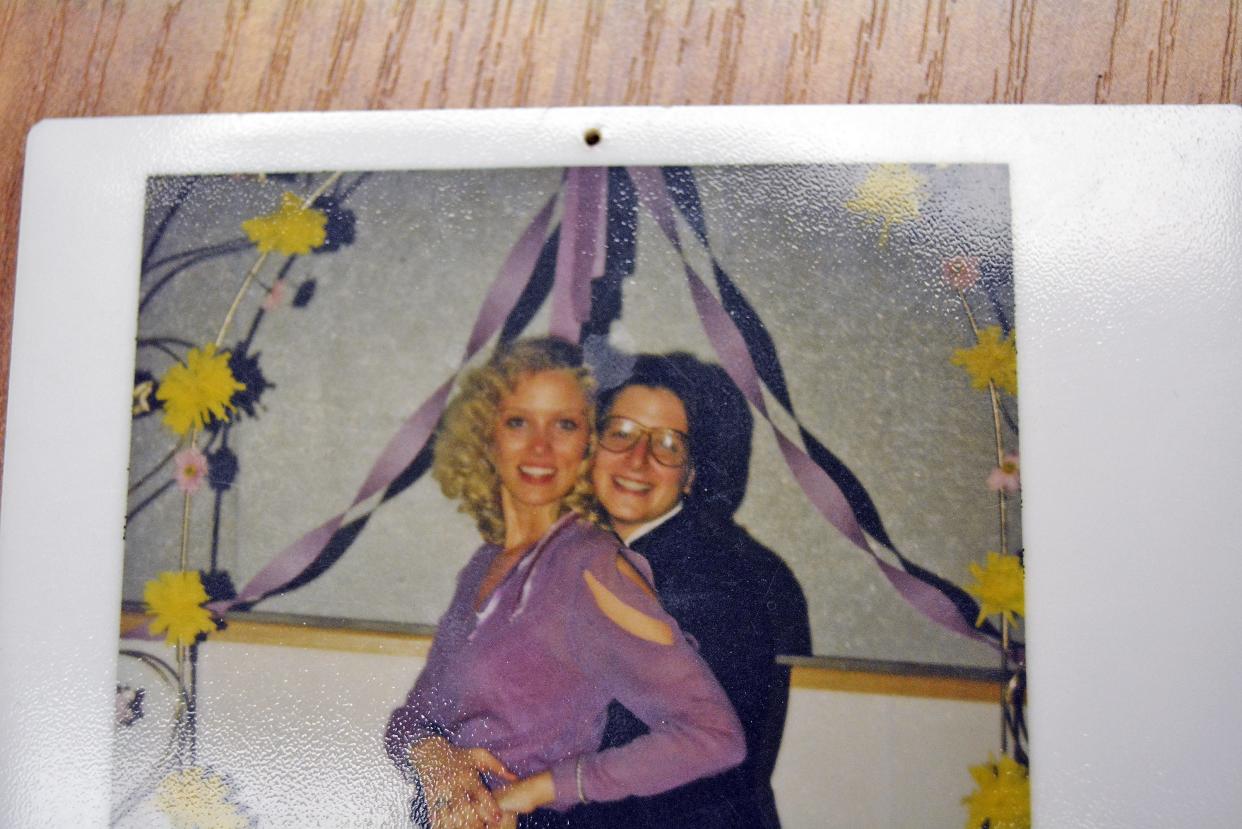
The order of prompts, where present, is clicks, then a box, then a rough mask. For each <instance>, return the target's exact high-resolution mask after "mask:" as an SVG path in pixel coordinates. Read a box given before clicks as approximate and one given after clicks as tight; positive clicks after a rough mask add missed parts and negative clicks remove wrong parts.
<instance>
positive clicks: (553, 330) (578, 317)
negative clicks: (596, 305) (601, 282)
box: [548, 167, 608, 343]
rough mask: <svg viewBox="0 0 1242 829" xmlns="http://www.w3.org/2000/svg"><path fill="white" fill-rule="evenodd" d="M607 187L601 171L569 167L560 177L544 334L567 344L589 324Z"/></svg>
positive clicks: (592, 168) (574, 341)
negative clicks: (562, 192) (562, 181)
mask: <svg viewBox="0 0 1242 829" xmlns="http://www.w3.org/2000/svg"><path fill="white" fill-rule="evenodd" d="M607 183H608V173H607V170H605V169H604V168H602V167H573V168H570V169H569V170H568V171H567V172H566V174H565V206H564V210H563V214H562V218H561V237H560V243H559V246H558V248H557V251H556V275H555V276H554V277H553V281H552V314H551V320H550V322H549V324H548V331H549V333H550V334H552V335H553V336H555V337H561V338H562V339H565V340H568V341H569V342H572V343H576V342H578V340H579V337H580V335H581V331H582V324H583V323H584V322H586V321H587V320H589V319H590V318H591V282H592V280H593V279H597V278H598V277H599V276H602V275H603V257H602V256H600V254H601V253H602V251H603V246H604V229H605V228H604V225H605V210H606V199H605V196H606V195H607ZM597 262H598V263H599V265H600V267H599V268H598V269H597V267H596V263H597Z"/></svg>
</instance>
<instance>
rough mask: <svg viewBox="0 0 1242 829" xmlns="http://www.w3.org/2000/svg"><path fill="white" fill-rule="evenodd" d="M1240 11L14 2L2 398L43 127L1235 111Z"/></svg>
mask: <svg viewBox="0 0 1242 829" xmlns="http://www.w3.org/2000/svg"><path fill="white" fill-rule="evenodd" d="M1240 18H1242V0H831V2H828V1H827V0H825V1H824V2H814V0H666V1H665V0H641V1H640V0H371V2H366V0H129V2H126V1H125V0H102V1H101V0H93V2H88V0H72V1H69V0H65V1H64V2H55V1H54V0H0V102H3V111H4V112H6V113H7V116H6V118H5V119H4V124H3V126H0V194H2V195H3V201H2V202H0V280H2V281H0V411H3V410H4V408H5V406H4V405H3V404H5V403H7V386H8V364H9V340H10V334H11V326H12V314H13V274H14V265H15V252H16V245H17V226H18V220H19V205H20V195H21V180H22V164H23V158H24V145H25V137H26V133H27V132H28V131H29V129H30V127H31V126H32V125H33V124H34V123H36V122H37V121H39V120H40V119H43V118H51V117H84V116H93V115H148V114H164V113H197V112H259V111H264V112H267V111H284V110H358V109H368V110H369V109H424V108H459V107H515V106H516V107H530V106H539V107H544V106H576V105H611V104H655V105H676V104H781V103H817V104H829V103H833V104H835V103H932V102H945V103H984V102H994V103H1023V102H1025V103H1061V104H1090V103H1127V104H1135V103H1169V104H1174V103H1177V104H1181V103H1234V104H1237V103H1242V58H1240V56H1239V54H1238V51H1239V41H1240V40H1242V35H1240V34H1239V24H1240V23H1242V20H1240ZM2 427H3V424H2V421H0V428H2ZM2 463H3V455H2V454H0V468H2Z"/></svg>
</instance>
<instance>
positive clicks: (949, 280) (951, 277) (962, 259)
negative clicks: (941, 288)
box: [943, 256, 979, 291]
mask: <svg viewBox="0 0 1242 829" xmlns="http://www.w3.org/2000/svg"><path fill="white" fill-rule="evenodd" d="M943 267H944V281H945V284H946V285H948V286H949V287H950V288H952V289H953V290H955V291H967V290H969V289H971V288H973V287H974V285H975V283H976V282H978V281H979V257H977V256H954V257H953V258H952V259H946V260H945V261H944V266H943Z"/></svg>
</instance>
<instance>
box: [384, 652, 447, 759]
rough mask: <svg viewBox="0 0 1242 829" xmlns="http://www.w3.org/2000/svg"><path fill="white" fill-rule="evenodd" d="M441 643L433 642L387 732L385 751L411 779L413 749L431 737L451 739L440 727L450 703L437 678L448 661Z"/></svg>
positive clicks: (385, 730)
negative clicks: (440, 688)
mask: <svg viewBox="0 0 1242 829" xmlns="http://www.w3.org/2000/svg"><path fill="white" fill-rule="evenodd" d="M437 644H438V640H436V641H433V642H432V646H431V651H430V653H428V655H427V664H426V666H425V667H424V668H423V670H422V673H420V674H419V675H418V680H417V681H416V682H415V683H414V687H413V688H412V689H410V693H409V694H408V695H406V698H405V703H404V704H403V705H402V706H401V707H400V708H398V709H396V710H395V711H393V712H392V714H391V715H390V716H389V717H388V727H387V728H385V729H384V748H385V750H387V752H388V756H389V757H390V758H391V759H392V761H393V763H395V764H396V765H397V768H399V769H400V770H401V771H402V773H404V774H406V775H407V776H409V775H410V773H411V772H412V771H413V767H412V765H411V763H410V748H411V747H412V746H413V745H414V744H415V743H417V742H419V741H420V740H425V739H427V738H428V737H446V738H448V737H449V734H448V732H447V731H446V730H445V728H444V727H443V726H441V725H440V723H441V722H442V721H444V715H445V714H447V713H448V711H447V708H446V706H447V703H448V700H446V699H444V698H443V696H442V695H440V694H438V693H436V686H437V682H436V681H435V677H436V676H437V675H438V674H439V673H440V668H441V666H442V665H443V663H444V661H445V659H446V657H445V656H444V654H443V653H442V652H441V651H442V649H441V648H438V647H437Z"/></svg>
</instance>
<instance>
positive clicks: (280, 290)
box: [260, 279, 289, 314]
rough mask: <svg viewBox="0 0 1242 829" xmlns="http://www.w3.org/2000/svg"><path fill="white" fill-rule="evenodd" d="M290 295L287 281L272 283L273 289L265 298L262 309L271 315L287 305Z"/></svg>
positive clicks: (279, 280)
mask: <svg viewBox="0 0 1242 829" xmlns="http://www.w3.org/2000/svg"><path fill="white" fill-rule="evenodd" d="M288 295H289V289H288V287H286V285H285V280H283V279H278V280H276V281H275V282H273V283H272V289H271V290H270V291H268V292H267V296H265V297H263V304H262V306H260V307H262V308H263V310H264V311H267V312H268V313H269V314H270V313H271V312H272V311H275V310H276V309H277V308H279V307H280V306H282V305H284V304H285V299H286V298H287V297H288Z"/></svg>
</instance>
